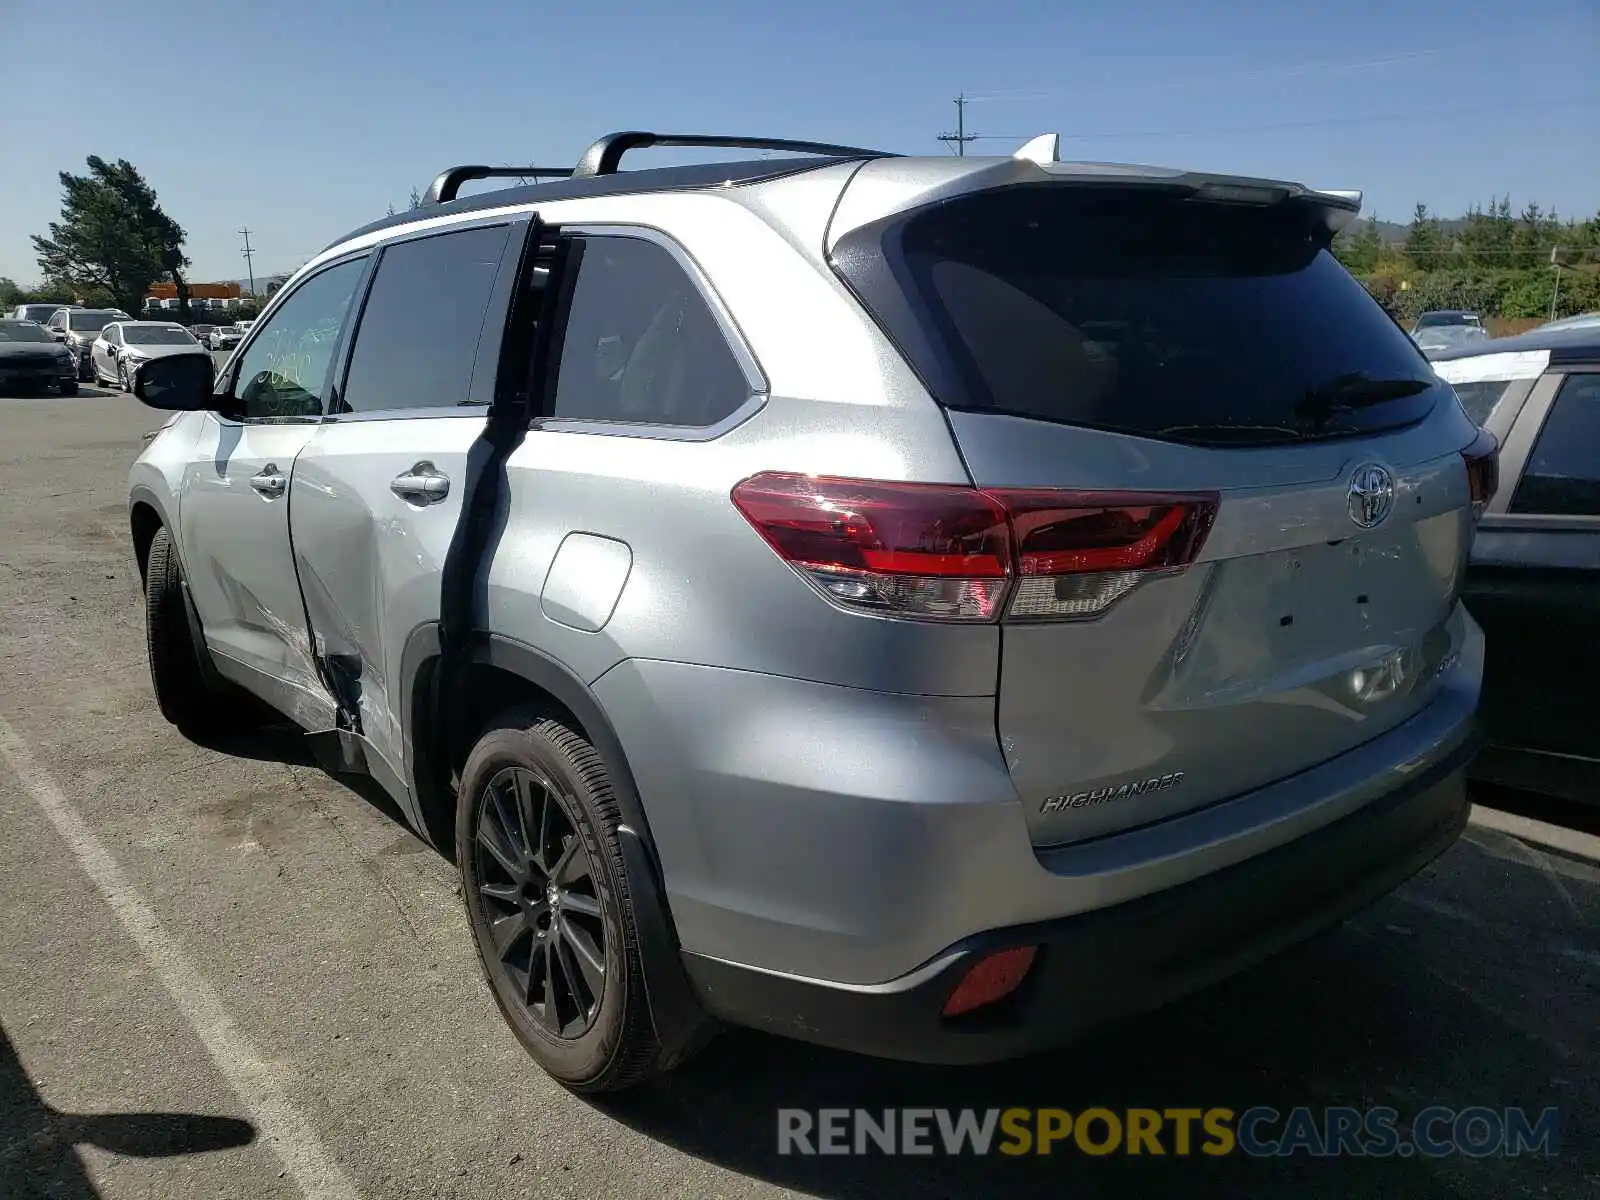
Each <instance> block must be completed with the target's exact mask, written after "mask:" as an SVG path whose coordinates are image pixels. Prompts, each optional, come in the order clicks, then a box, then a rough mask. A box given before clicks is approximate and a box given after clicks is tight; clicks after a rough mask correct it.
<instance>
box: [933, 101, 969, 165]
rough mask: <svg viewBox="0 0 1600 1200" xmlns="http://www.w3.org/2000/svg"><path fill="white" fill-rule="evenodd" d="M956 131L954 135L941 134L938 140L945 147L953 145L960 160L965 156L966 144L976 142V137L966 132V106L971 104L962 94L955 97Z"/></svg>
mask: <svg viewBox="0 0 1600 1200" xmlns="http://www.w3.org/2000/svg"><path fill="white" fill-rule="evenodd" d="M955 103H956V131H955V132H954V133H941V134H940V135H939V140H940V141H941V142H944V143H945V144H946V145H953V146H955V148H956V154H957V155H959V156H960V157H962V158H965V157H966V155H967V143H968V142H975V141H977V140H978V135H977V134H975V133H968V132H967V105H968V104H970V103H972V102H971V101H970V100H968V99H967V94H966V93H965V92H962V93H961V94H960V95H959V96H957V97H956V101H955Z"/></svg>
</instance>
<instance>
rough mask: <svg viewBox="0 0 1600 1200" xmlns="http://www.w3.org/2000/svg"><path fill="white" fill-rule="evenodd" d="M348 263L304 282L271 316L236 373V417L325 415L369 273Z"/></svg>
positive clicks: (357, 261) (358, 263)
mask: <svg viewBox="0 0 1600 1200" xmlns="http://www.w3.org/2000/svg"><path fill="white" fill-rule="evenodd" d="M366 266H367V263H366V259H365V258H353V259H348V260H346V261H345V262H342V263H339V264H338V265H337V266H333V267H329V268H328V269H327V270H326V271H323V272H321V273H320V274H317V275H313V276H312V277H311V278H310V279H308V280H306V281H305V282H304V283H303V284H301V285H300V286H299V287H298V288H296V289H295V292H294V294H293V295H292V296H290V297H289V298H288V299H287V300H285V301H284V302H283V304H282V305H280V306H279V308H278V311H277V312H275V313H273V314H272V319H271V320H270V321H268V322H267V324H266V325H265V326H264V327H263V328H262V330H261V334H260V336H258V337H257V338H256V339H255V340H254V341H253V342H251V343H250V346H249V348H248V349H247V350H246V351H245V353H244V355H243V357H242V358H241V359H240V360H239V364H238V370H237V371H236V372H235V373H234V382H233V395H234V397H235V399H236V401H237V411H238V414H239V415H240V416H242V417H244V418H246V419H247V420H248V419H256V420H260V419H269V418H275V417H312V416H317V415H319V414H320V413H321V412H322V402H323V399H324V397H325V395H326V392H327V379H328V367H329V366H330V365H331V363H332V362H333V349H334V345H335V343H336V342H337V341H338V338H339V331H340V330H341V329H342V328H343V327H344V323H345V320H346V318H347V317H348V316H349V313H350V303H351V301H352V300H353V299H354V298H355V294H356V288H357V287H358V286H359V285H360V283H361V276H362V273H363V272H364V271H365V270H366Z"/></svg>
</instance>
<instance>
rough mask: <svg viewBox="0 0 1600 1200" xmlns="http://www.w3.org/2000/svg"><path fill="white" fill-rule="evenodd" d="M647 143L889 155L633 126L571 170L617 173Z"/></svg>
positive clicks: (581, 175) (582, 174)
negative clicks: (624, 158) (650, 130)
mask: <svg viewBox="0 0 1600 1200" xmlns="http://www.w3.org/2000/svg"><path fill="white" fill-rule="evenodd" d="M647 146H693V147H711V148H718V149H724V148H725V149H733V150H787V151H790V152H792V153H795V154H817V155H822V156H825V157H829V158H835V157H837V158H888V157H890V155H889V154H888V153H887V152H886V151H883V150H864V149H862V148H861V147H860V146H835V145H832V144H830V143H828V142H794V141H789V140H788V139H786V138H757V137H725V136H723V135H721V134H700V133H643V132H641V131H639V130H630V131H628V132H624V133H608V134H606V136H605V137H603V138H601V139H600V140H599V141H598V142H596V143H595V144H594V145H592V146H590V147H589V148H588V149H587V150H585V151H584V152H583V157H582V158H580V159H579V160H578V165H577V166H576V167H575V168H573V170H572V172H571V174H572V177H573V178H574V179H586V178H589V177H590V176H594V175H615V174H616V173H617V168H618V166H619V165H620V164H621V162H622V156H623V155H624V154H626V153H627V152H628V151H629V150H643V149H644V148H646V147H647Z"/></svg>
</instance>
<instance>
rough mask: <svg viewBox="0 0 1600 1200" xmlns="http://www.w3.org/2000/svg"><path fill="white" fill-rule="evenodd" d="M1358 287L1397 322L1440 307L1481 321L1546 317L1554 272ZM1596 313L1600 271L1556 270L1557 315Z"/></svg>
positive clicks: (1414, 278) (1378, 279) (1375, 279)
mask: <svg viewBox="0 0 1600 1200" xmlns="http://www.w3.org/2000/svg"><path fill="white" fill-rule="evenodd" d="M1361 282H1362V284H1363V285H1365V287H1366V289H1367V290H1368V291H1369V292H1371V293H1372V294H1373V295H1374V296H1375V297H1377V299H1378V300H1379V302H1380V303H1382V304H1383V305H1384V307H1385V308H1387V309H1389V311H1390V312H1392V313H1394V315H1395V316H1396V317H1398V318H1400V319H1401V320H1414V319H1415V318H1416V317H1417V316H1418V315H1420V314H1421V313H1425V312H1431V311H1434V310H1437V309H1441V308H1464V309H1469V310H1471V311H1473V312H1476V313H1481V314H1482V315H1484V316H1486V317H1548V316H1549V314H1550V297H1551V293H1552V292H1553V291H1554V289H1555V286H1556V273H1555V271H1554V270H1553V269H1552V268H1550V267H1538V268H1533V269H1531V270H1518V271H1495V270H1485V269H1481V268H1479V269H1474V268H1465V269H1460V270H1453V271H1431V272H1427V273H1407V275H1406V283H1407V286H1406V287H1405V288H1404V289H1402V288H1401V287H1400V283H1401V278H1400V276H1399V275H1397V274H1394V273H1377V274H1373V275H1368V276H1365V277H1363V278H1362V280H1361ZM1597 309H1600V272H1596V271H1594V270H1592V269H1590V270H1584V269H1580V270H1566V271H1562V272H1561V290H1560V294H1559V296H1558V297H1557V299H1556V315H1557V316H1558V317H1569V316H1575V315H1576V314H1578V313H1582V312H1594V311H1596V310H1597Z"/></svg>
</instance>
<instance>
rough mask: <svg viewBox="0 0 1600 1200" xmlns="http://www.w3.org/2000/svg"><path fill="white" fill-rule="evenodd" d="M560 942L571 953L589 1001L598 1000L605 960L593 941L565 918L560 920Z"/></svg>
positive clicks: (603, 975)
mask: <svg viewBox="0 0 1600 1200" xmlns="http://www.w3.org/2000/svg"><path fill="white" fill-rule="evenodd" d="M560 929H561V941H562V944H563V945H565V946H566V947H567V948H568V949H569V950H570V952H571V954H572V957H573V958H574V959H575V960H576V962H577V964H578V970H579V972H580V973H581V974H582V976H583V982H584V986H585V987H587V988H588V989H589V995H590V997H591V999H594V1000H598V999H599V998H600V992H601V989H602V988H604V987H605V985H606V960H605V955H604V954H602V953H601V952H600V948H599V947H598V946H596V945H595V944H594V940H593V939H592V938H591V937H590V936H589V935H588V934H587V933H586V932H584V931H583V930H582V929H579V928H578V927H577V926H576V925H574V924H573V923H572V922H571V921H570V920H568V919H567V918H566V917H565V916H562V917H561V918H560Z"/></svg>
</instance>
